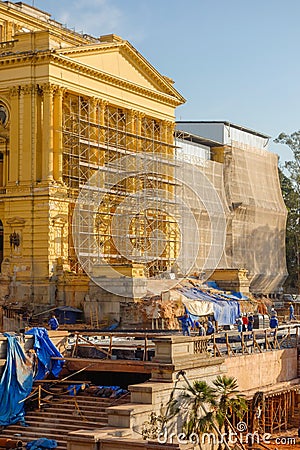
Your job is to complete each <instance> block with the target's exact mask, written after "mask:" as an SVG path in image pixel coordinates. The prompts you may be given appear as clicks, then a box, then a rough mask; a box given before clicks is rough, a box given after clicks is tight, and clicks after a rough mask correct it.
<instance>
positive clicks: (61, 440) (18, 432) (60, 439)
mask: <svg viewBox="0 0 300 450" xmlns="http://www.w3.org/2000/svg"><path fill="white" fill-rule="evenodd" d="M0 436H1V438H8V439H15V438H18V439H21V440H22V441H23V442H25V443H26V442H29V441H34V440H35V439H39V438H41V437H46V438H47V439H54V440H55V441H56V442H57V445H58V446H57V449H61V450H62V449H64V450H65V449H66V448H67V440H66V434H64V433H57V432H55V430H53V433H50V432H49V431H47V433H45V432H43V431H42V432H41V430H40V429H37V430H34V429H32V430H30V431H28V428H23V427H17V428H16V429H10V427H7V428H5V429H4V430H3V431H2V432H1V434H0Z"/></svg>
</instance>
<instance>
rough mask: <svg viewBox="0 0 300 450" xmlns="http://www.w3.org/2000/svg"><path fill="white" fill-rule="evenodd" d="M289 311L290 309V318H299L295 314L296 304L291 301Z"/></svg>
mask: <svg viewBox="0 0 300 450" xmlns="http://www.w3.org/2000/svg"><path fill="white" fill-rule="evenodd" d="M289 311H290V320H297V319H296V317H295V315H294V306H293V304H292V303H290V307H289Z"/></svg>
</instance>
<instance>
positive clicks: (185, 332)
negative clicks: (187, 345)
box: [178, 313, 191, 336]
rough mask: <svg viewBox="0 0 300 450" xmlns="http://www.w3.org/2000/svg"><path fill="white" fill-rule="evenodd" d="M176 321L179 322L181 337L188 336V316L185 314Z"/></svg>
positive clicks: (189, 323) (189, 322)
mask: <svg viewBox="0 0 300 450" xmlns="http://www.w3.org/2000/svg"><path fill="white" fill-rule="evenodd" d="M178 320H180V322H181V326H182V334H183V336H190V325H191V321H190V318H189V315H188V314H187V313H185V314H184V316H182V317H179V319H178Z"/></svg>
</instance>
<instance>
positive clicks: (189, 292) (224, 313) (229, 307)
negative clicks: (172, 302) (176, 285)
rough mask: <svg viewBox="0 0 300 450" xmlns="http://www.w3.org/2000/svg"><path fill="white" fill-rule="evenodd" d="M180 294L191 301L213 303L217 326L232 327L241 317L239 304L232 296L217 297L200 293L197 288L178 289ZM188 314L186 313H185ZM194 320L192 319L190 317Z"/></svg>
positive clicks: (212, 294)
mask: <svg viewBox="0 0 300 450" xmlns="http://www.w3.org/2000/svg"><path fill="white" fill-rule="evenodd" d="M180 291H181V292H182V294H183V295H184V296H185V297H187V298H189V299H191V300H198V301H201V300H205V301H208V302H212V303H213V310H214V319H215V320H216V321H217V322H218V324H219V325H234V324H235V323H236V319H237V318H238V317H239V316H240V315H241V310H240V304H239V302H238V301H237V300H233V299H234V298H235V297H234V296H232V295H225V294H224V295H222V296H220V295H217V294H214V293H211V292H205V291H202V290H201V289H199V288H192V289H180ZM187 312H188V311H187ZM192 318H194V317H192Z"/></svg>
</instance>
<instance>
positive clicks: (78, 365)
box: [51, 357, 174, 374]
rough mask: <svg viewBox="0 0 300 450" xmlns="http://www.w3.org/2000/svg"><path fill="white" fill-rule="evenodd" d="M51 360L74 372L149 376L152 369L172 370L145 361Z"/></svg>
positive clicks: (169, 366)
mask: <svg viewBox="0 0 300 450" xmlns="http://www.w3.org/2000/svg"><path fill="white" fill-rule="evenodd" d="M51 359H54V360H63V361H66V362H67V367H68V369H69V370H74V371H76V370H80V369H83V368H85V367H86V370H87V371H91V372H130V373H131V372H135V373H148V374H151V372H152V369H153V368H157V367H161V368H163V369H169V370H174V366H173V364H155V363H151V362H147V361H134V360H121V359H120V360H119V359H118V360H109V359H90V358H57V357H53V358H51Z"/></svg>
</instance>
